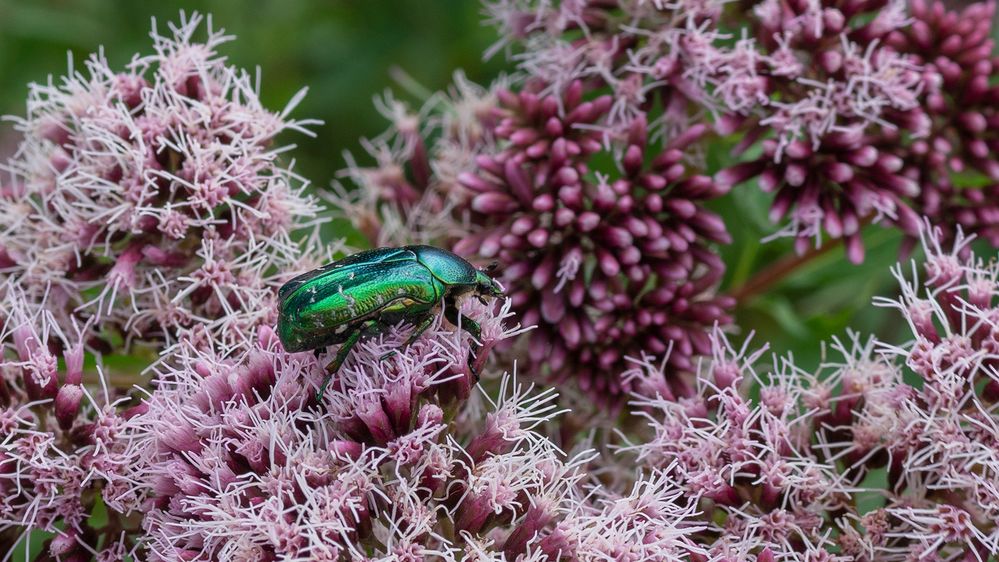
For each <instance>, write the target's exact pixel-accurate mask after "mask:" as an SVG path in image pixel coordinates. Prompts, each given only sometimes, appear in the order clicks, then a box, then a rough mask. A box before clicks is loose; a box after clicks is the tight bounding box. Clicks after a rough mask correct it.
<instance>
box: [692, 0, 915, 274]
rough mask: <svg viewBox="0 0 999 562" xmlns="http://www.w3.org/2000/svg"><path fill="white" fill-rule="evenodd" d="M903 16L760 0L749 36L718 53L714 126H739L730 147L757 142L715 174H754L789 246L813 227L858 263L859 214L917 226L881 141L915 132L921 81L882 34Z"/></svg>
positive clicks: (879, 5)
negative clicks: (754, 151)
mask: <svg viewBox="0 0 999 562" xmlns="http://www.w3.org/2000/svg"><path fill="white" fill-rule="evenodd" d="M904 12H905V6H904V3H903V2H900V1H891V2H887V3H886V2H883V1H869V2H868V1H861V2H854V3H851V4H849V5H841V3H840V2H833V1H829V2H826V1H821V2H806V1H803V0H802V1H799V0H765V1H764V2H761V3H759V4H757V5H755V6H754V7H753V14H754V16H753V19H752V22H753V26H754V27H753V28H754V33H755V35H756V37H755V40H754V39H749V38H744V39H742V40H741V41H739V42H738V43H737V44H736V46H735V47H733V48H731V49H729V50H728V51H727V52H726V54H725V58H726V59H727V62H726V63H724V64H721V65H719V71H718V72H717V73H716V74H715V75H713V76H712V77H711V81H712V83H713V84H714V87H715V94H716V97H717V98H718V99H719V100H720V103H722V105H723V106H724V107H727V110H726V109H724V108H723V110H722V111H727V114H728V115H726V116H725V117H723V118H722V119H721V121H720V123H719V125H720V129H721V130H722V131H723V132H731V131H734V130H736V129H741V130H742V131H744V133H745V137H744V139H743V140H742V142H741V143H740V145H739V150H744V149H746V148H748V147H749V146H750V145H752V144H753V143H755V142H756V141H757V140H759V139H761V138H765V139H767V140H765V141H764V143H763V153H762V154H761V155H760V156H759V157H757V158H756V159H755V160H753V161H750V162H746V163H743V164H739V165H736V166H735V167H733V168H730V169H728V170H725V171H723V172H721V173H720V174H719V175H718V177H717V179H718V181H719V182H720V183H722V184H724V185H734V184H736V183H740V182H743V181H745V180H747V179H750V178H754V177H758V178H759V183H760V186H761V188H762V189H764V190H765V191H768V192H772V193H774V202H773V205H772V207H771V218H772V219H773V220H775V221H778V220H782V219H784V218H789V219H790V220H789V225H788V226H787V228H786V229H785V230H784V232H783V233H784V234H786V235H789V236H793V237H795V238H797V239H798V249H799V251H801V250H803V249H804V248H805V247H807V245H808V244H809V243H810V240H811V239H813V238H815V239H818V238H820V237H821V235H822V233H823V232H825V233H826V234H828V235H829V236H831V237H833V238H841V237H842V238H845V239H846V240H847V248H848V252H847V254H848V256H849V257H850V259H851V260H853V261H855V262H856V261H861V260H862V259H863V245H862V243H861V241H860V236H859V232H858V230H859V227H860V226H861V224H862V223H863V222H865V221H868V220H880V219H885V220H887V221H889V222H891V223H893V224H896V225H898V226H899V227H900V228H902V230H904V231H905V232H906V233H908V234H910V235H913V236H914V235H916V234H917V233H918V228H919V221H918V215H917V214H915V213H914V212H913V211H912V210H911V209H910V207H909V202H910V201H911V199H912V198H913V197H916V196H917V195H919V185H918V183H917V182H915V181H913V180H912V179H911V178H909V177H908V176H906V175H905V174H904V171H903V163H902V161H901V160H900V159H899V158H898V156H896V155H895V154H894V152H893V150H892V148H893V147H894V145H895V144H898V143H900V142H902V139H903V137H904V138H908V137H911V136H921V135H925V134H926V133H927V127H928V122H927V121H928V120H927V118H926V116H925V115H924V114H923V112H922V111H921V110H920V107H919V95H920V93H921V92H922V91H923V90H924V89H925V86H924V82H923V75H922V73H921V69H920V67H919V66H918V64H917V63H916V61H915V60H914V59H912V58H910V57H907V56H906V55H905V54H900V53H898V52H896V51H895V50H893V49H891V48H890V47H888V46H887V44H886V41H885V39H886V38H887V37H888V35H889V34H890V33H891V32H892V31H894V30H896V29H899V28H901V27H902V26H904V25H905V23H906V17H905V13H904ZM767 137H771V138H767Z"/></svg>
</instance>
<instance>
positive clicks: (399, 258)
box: [278, 246, 503, 398]
mask: <svg viewBox="0 0 999 562" xmlns="http://www.w3.org/2000/svg"><path fill="white" fill-rule="evenodd" d="M502 294H503V288H502V287H501V286H500V285H499V284H498V283H497V282H496V281H495V280H494V279H493V278H492V277H490V276H489V275H488V274H487V273H486V270H482V269H476V268H475V266H473V265H472V264H470V263H468V262H467V261H465V260H464V259H463V258H461V257H459V256H458V255H457V254H453V253H451V252H449V251H447V250H442V249H440V248H435V247H433V246H403V247H400V248H378V249H375V250H367V251H364V252H359V253H357V254H353V255H351V256H348V257H346V258H344V259H342V260H339V261H335V262H333V263H331V264H329V265H325V266H323V267H320V268H319V269H316V270H313V271H310V272H308V273H304V274H302V275H299V276H298V277H295V278H294V279H292V280H291V281H288V282H287V283H285V284H284V285H283V286H281V289H280V290H279V291H278V298H279V299H280V304H279V311H278V337H279V338H280V339H281V343H283V344H284V348H285V350H287V351H290V352H296V351H307V350H310V349H311V350H315V351H316V355H317V356H318V355H319V354H320V353H321V352H322V351H323V350H325V348H326V347H327V346H330V345H335V344H342V345H341V346H340V349H339V350H337V353H336V356H335V357H334V358H333V361H332V362H330V364H329V365H328V366H327V367H326V378H325V379H324V380H323V384H322V386H321V387H320V388H319V394H318V396H319V397H320V398H321V397H322V395H323V393H324V392H325V390H326V385H328V384H329V382H330V379H331V378H332V377H333V375H334V374H335V373H336V372H337V371H338V370H339V369H340V366H341V365H342V364H343V362H344V360H346V359H347V356H348V355H349V354H350V350H351V348H353V347H354V345H355V344H356V343H357V342H358V340H359V339H360V338H361V337H362V336H363V335H367V334H375V333H378V332H381V331H384V330H385V329H386V328H388V327H389V326H392V325H394V324H396V323H398V322H400V321H406V322H409V323H412V324H414V325H415V328H414V330H413V333H412V335H410V337H409V339H408V340H407V341H406V343H405V344H404V345H407V346H408V345H409V344H411V343H412V342H414V341H416V338H418V337H419V336H420V334H422V333H423V332H424V331H425V330H426V329H427V328H428V327H430V325H431V324H432V323H433V321H434V316H435V311H436V310H437V307H438V306H439V305H440V304H442V303H443V305H444V315H445V317H446V318H447V319H448V321H449V322H451V323H452V324H454V325H455V326H457V325H458V324H459V319H460V321H461V326H462V328H464V329H465V330H467V331H468V332H469V333H470V334H471V335H472V337H474V338H476V339H477V338H478V337H479V325H478V323H476V322H475V321H474V320H472V319H470V318H468V317H467V316H464V315H462V314H461V313H460V312H459V311H458V298H459V297H462V296H466V295H468V296H475V297H478V298H479V299H480V300H483V301H484V299H485V297H497V296H500V295H502ZM476 376H477V375H476Z"/></svg>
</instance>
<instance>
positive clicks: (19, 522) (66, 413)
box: [0, 286, 143, 560]
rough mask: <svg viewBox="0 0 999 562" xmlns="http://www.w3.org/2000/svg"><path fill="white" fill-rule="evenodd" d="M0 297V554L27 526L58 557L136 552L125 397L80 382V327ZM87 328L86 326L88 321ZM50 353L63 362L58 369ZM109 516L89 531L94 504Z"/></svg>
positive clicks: (129, 409) (132, 450) (10, 292)
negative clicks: (72, 328) (65, 328)
mask: <svg viewBox="0 0 999 562" xmlns="http://www.w3.org/2000/svg"><path fill="white" fill-rule="evenodd" d="M5 295H6V296H5V297H4V299H3V301H2V303H0V319H2V321H3V325H2V329H0V550H2V551H4V552H13V550H14V547H15V546H16V545H17V544H19V543H22V542H23V543H27V542H28V535H29V533H30V532H31V531H39V530H40V531H47V532H49V533H53V538H52V539H51V540H50V541H48V543H47V545H46V554H47V555H49V556H51V557H53V558H54V559H58V560H89V559H91V556H96V557H97V559H99V560H120V559H121V556H123V552H124V551H126V550H132V549H134V548H135V546H136V544H135V537H134V536H133V535H132V534H130V533H131V532H133V531H134V529H131V528H130V527H129V520H128V518H127V515H128V514H129V513H130V512H131V511H132V510H133V509H134V508H136V507H138V505H139V503H140V500H141V498H140V497H139V496H137V495H136V494H135V490H136V488H135V486H134V483H133V481H132V480H131V477H130V474H131V472H132V471H133V470H134V469H135V465H136V463H137V462H138V460H139V453H140V448H139V447H138V445H137V443H136V442H134V441H132V440H131V435H132V434H131V432H130V431H129V429H128V428H129V424H130V418H132V417H133V416H134V415H135V414H137V413H138V412H140V411H141V410H142V409H143V406H142V405H132V402H131V401H130V399H129V397H128V396H125V395H123V394H122V393H120V392H119V391H116V390H114V389H109V388H108V386H107V381H106V379H105V378H104V377H103V375H99V376H98V382H99V384H95V382H94V381H93V380H90V381H88V380H85V374H84V349H83V341H82V339H83V333H84V332H85V331H86V329H81V330H77V331H76V333H72V334H66V333H64V332H62V331H61V328H60V327H59V325H58V323H56V322H55V321H54V319H53V317H52V315H51V314H50V313H48V312H39V311H38V310H37V309H32V308H31V307H29V306H28V305H27V303H26V300H25V299H24V297H23V295H22V294H21V293H20V291H19V289H17V288H15V287H12V286H8V287H7V288H6V291H5ZM88 328H89V326H88ZM59 356H61V357H62V358H63V361H64V366H63V367H60V366H59ZM98 503H102V504H103V505H104V507H105V509H106V511H107V512H108V514H109V517H108V521H107V523H106V524H105V525H103V526H101V527H98V528H95V525H96V524H95V523H94V522H93V521H92V520H91V519H90V517H91V515H92V513H93V510H94V507H95V505H96V504H98Z"/></svg>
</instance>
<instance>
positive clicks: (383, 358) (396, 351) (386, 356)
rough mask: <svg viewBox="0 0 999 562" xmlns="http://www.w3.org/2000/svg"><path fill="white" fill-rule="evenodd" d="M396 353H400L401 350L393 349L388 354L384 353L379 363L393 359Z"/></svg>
mask: <svg viewBox="0 0 999 562" xmlns="http://www.w3.org/2000/svg"><path fill="white" fill-rule="evenodd" d="M396 353H399V350H398V349H393V350H392V351H389V352H388V353H383V354H382V356H381V357H379V358H378V360H379V361H385V360H386V359H388V358H389V357H392V356H393V355H395V354H396Z"/></svg>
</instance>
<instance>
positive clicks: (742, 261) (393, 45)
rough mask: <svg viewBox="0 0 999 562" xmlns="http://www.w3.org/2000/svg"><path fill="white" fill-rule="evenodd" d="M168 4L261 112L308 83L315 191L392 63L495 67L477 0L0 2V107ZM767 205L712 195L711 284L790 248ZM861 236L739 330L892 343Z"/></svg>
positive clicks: (747, 273) (875, 246)
mask: <svg viewBox="0 0 999 562" xmlns="http://www.w3.org/2000/svg"><path fill="white" fill-rule="evenodd" d="M180 10H187V11H188V12H190V11H192V10H197V11H199V12H202V13H210V14H212V15H213V17H214V24H215V26H216V27H222V28H225V29H226V30H227V31H228V32H229V33H231V34H235V35H236V36H237V37H238V38H237V39H236V40H235V41H233V42H231V43H229V44H228V45H226V46H224V47H223V48H222V52H223V54H225V55H227V56H228V57H229V58H230V60H231V61H232V62H233V63H234V64H236V65H238V66H240V67H243V68H248V69H252V68H254V67H257V66H259V67H260V68H261V71H262V82H261V83H262V92H261V94H262V97H263V99H264V102H265V103H266V105H267V106H268V107H270V108H271V109H280V108H282V107H283V106H284V104H285V103H286V102H287V101H288V100H289V99H290V98H291V96H292V95H293V94H294V93H295V92H296V91H297V90H298V89H299V88H301V87H302V86H308V87H309V94H308V96H307V97H306V98H305V101H304V102H303V104H302V105H301V106H300V107H299V108H298V109H297V110H296V111H295V113H294V114H293V115H294V116H295V117H298V118H306V117H310V118H317V119H322V120H323V121H324V122H325V124H324V125H322V126H319V127H316V128H315V132H316V133H317V137H316V138H314V139H310V138H306V137H303V136H301V135H297V136H295V137H294V138H287V139H285V140H286V141H287V142H293V143H296V144H298V146H299V148H298V149H297V150H296V151H295V152H294V153H293V155H294V157H295V158H296V159H297V160H298V167H297V169H298V170H299V171H300V172H301V173H303V174H304V175H305V176H306V177H307V178H309V179H310V180H312V182H313V184H314V185H316V186H317V187H318V188H320V189H321V188H324V187H325V186H328V185H329V184H330V182H331V180H332V179H333V178H334V177H335V175H336V172H337V171H338V170H339V169H341V168H342V167H343V165H344V160H343V155H342V153H343V151H344V150H347V149H349V150H355V149H356V148H357V146H358V145H357V140H358V138H359V137H362V136H372V135H375V134H378V133H380V132H381V131H383V130H384V129H385V127H386V122H385V120H384V119H383V118H382V117H381V116H379V115H378V113H377V112H376V111H375V109H374V106H373V105H372V97H373V96H374V95H375V94H380V93H382V92H383V91H385V90H386V89H387V88H393V89H395V90H396V91H400V90H401V88H400V87H399V84H398V83H397V82H396V81H395V80H394V79H393V78H392V76H393V74H395V73H394V71H393V69H401V70H402V71H403V72H405V73H406V74H408V75H409V76H411V77H412V79H413V80H414V81H415V82H416V83H418V84H420V85H422V86H423V87H424V88H426V89H427V90H436V89H440V88H443V87H446V86H447V85H448V83H449V82H450V79H451V76H452V73H453V72H454V71H455V70H456V69H459V68H460V69H464V71H465V72H466V73H467V75H468V76H469V78H470V79H472V80H473V81H476V82H480V83H486V82H489V81H490V80H491V79H492V78H493V77H495V76H496V75H497V74H498V73H500V72H502V71H503V70H504V69H506V68H508V66H507V63H506V61H505V60H504V58H503V56H502V55H500V56H497V57H495V58H494V59H492V60H489V61H483V59H482V52H483V51H484V50H485V49H486V48H487V47H488V46H489V45H491V44H492V43H493V42H494V41H495V40H496V39H497V36H496V32H495V31H494V30H493V29H492V28H488V27H483V26H482V25H481V24H480V20H481V8H480V4H479V2H478V1H477V0H326V1H322V0H304V1H288V0H251V1H237V0H224V1H218V2H197V3H195V2H183V1H178V0H163V1H157V2H138V1H128V0H37V1H28V0H24V1H20V2H18V1H13V0H0V113H3V114H23V112H24V97H25V93H26V92H27V87H26V86H27V84H28V82H31V81H44V80H46V78H47V77H48V76H49V75H53V76H59V75H61V74H62V73H64V72H65V70H66V65H67V52H69V53H72V55H73V57H74V59H75V60H76V61H78V63H79V62H81V61H82V60H84V59H85V57H86V56H87V55H88V54H89V53H91V52H94V51H96V50H97V49H99V48H101V47H102V46H103V47H104V49H105V52H106V54H107V56H108V58H109V59H110V61H111V64H112V66H114V67H120V66H121V65H124V64H125V63H127V62H128V60H129V59H130V57H131V56H132V54H133V53H148V52H149V51H150V42H149V39H148V32H149V29H150V18H152V17H155V18H156V19H157V21H158V23H159V25H160V28H161V29H165V25H166V23H167V22H169V21H174V20H176V19H177V17H178V14H179V12H180ZM79 66H81V65H79V64H78V67H79ZM401 97H403V99H409V100H411V101H413V102H414V103H419V100H418V99H417V98H413V97H412V96H405V95H403V96H401ZM0 130H2V131H4V132H3V133H0V145H3V144H6V146H7V149H8V150H10V142H11V140H12V139H11V136H10V126H9V124H4V125H3V128H2V129H0ZM5 138H6V143H4V142H3V139H5ZM729 147H730V143H728V142H724V141H718V142H715V143H714V144H713V145H711V146H710V147H709V148H708V162H709V166H710V169H709V172H713V171H716V170H717V169H719V168H720V167H721V166H723V165H725V164H726V163H729V162H731V161H732V160H731V157H730V156H729V155H728V152H729ZM767 205H768V197H767V196H765V195H764V194H762V193H761V192H760V191H759V190H757V189H754V188H753V187H752V186H743V187H741V188H740V189H737V190H736V191H735V192H734V193H733V194H732V195H731V196H729V197H727V198H725V199H724V200H722V201H719V202H717V204H716V205H715V209H716V210H717V211H718V212H720V213H721V214H722V215H723V216H724V217H725V218H726V220H727V221H728V224H729V229H730V231H731V232H732V235H733V238H734V239H735V241H734V243H733V244H732V245H731V246H728V247H726V248H723V249H722V250H721V251H722V254H723V257H724V259H725V261H726V263H728V264H729V273H728V277H727V279H726V282H725V288H730V287H737V286H739V285H740V284H742V283H744V282H745V281H746V280H747V279H749V278H750V277H752V276H753V275H754V274H756V273H758V272H759V271H761V270H762V269H764V268H766V267H767V266H769V265H771V264H772V263H773V262H775V261H776V260H777V259H779V258H781V257H783V256H786V255H788V253H789V252H790V244H789V241H787V240H782V241H778V242H774V243H768V244H762V243H761V242H760V239H761V238H762V237H764V236H766V235H767V234H770V233H771V232H772V231H773V228H774V227H773V226H772V225H771V224H770V223H769V221H768V220H767V219H766V209H767ZM867 240H868V259H867V261H866V263H865V264H864V265H863V266H860V267H857V266H853V265H850V264H849V263H848V262H847V261H846V260H845V259H844V256H843V251H842V249H841V248H838V249H836V250H834V251H833V252H830V253H828V254H826V255H825V256H823V257H822V258H821V259H819V260H816V261H814V262H811V263H810V264H808V265H807V266H806V267H803V268H801V269H800V270H798V271H796V273H795V274H794V275H793V276H791V277H789V278H788V279H787V280H785V282H783V283H781V284H780V285H779V286H778V287H777V288H776V290H773V291H770V292H768V293H767V294H766V295H763V296H760V297H758V298H756V299H754V300H752V301H750V302H747V303H745V304H744V305H743V306H740V308H739V311H738V314H737V317H738V322H739V325H740V326H741V327H742V329H741V332H742V334H747V333H748V332H749V331H750V330H755V331H756V332H758V336H757V338H758V341H771V342H772V348H773V350H774V351H777V352H779V353H784V352H788V351H793V352H794V353H795V356H796V357H797V358H798V359H799V360H800V361H801V363H802V364H803V365H804V366H812V365H815V364H816V362H817V361H818V358H819V352H820V347H819V346H818V345H817V342H818V341H824V340H828V339H829V338H830V337H831V336H834V335H842V334H843V333H844V330H845V329H846V327H847V326H854V327H855V328H857V329H859V330H860V331H861V332H864V333H871V332H874V333H879V334H881V335H883V336H885V337H886V338H888V339H889V341H899V340H900V339H901V338H902V337H903V334H902V333H901V332H900V331H899V329H900V328H903V327H904V326H903V325H902V323H901V322H899V321H898V317H897V316H896V315H894V314H892V313H885V312H879V311H876V310H874V309H873V308H872V307H871V306H870V302H871V298H872V296H874V295H885V296H891V295H892V294H894V291H895V287H896V285H895V283H894V282H893V280H892V279H891V277H890V274H889V272H888V267H889V266H890V265H891V264H892V263H894V262H895V260H896V256H897V251H898V243H899V237H898V236H897V235H896V234H894V233H892V232H890V231H887V230H884V229H880V228H877V227H875V228H872V229H871V231H870V232H869V236H868V237H867ZM736 339H740V338H739V337H738V336H737V338H736Z"/></svg>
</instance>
